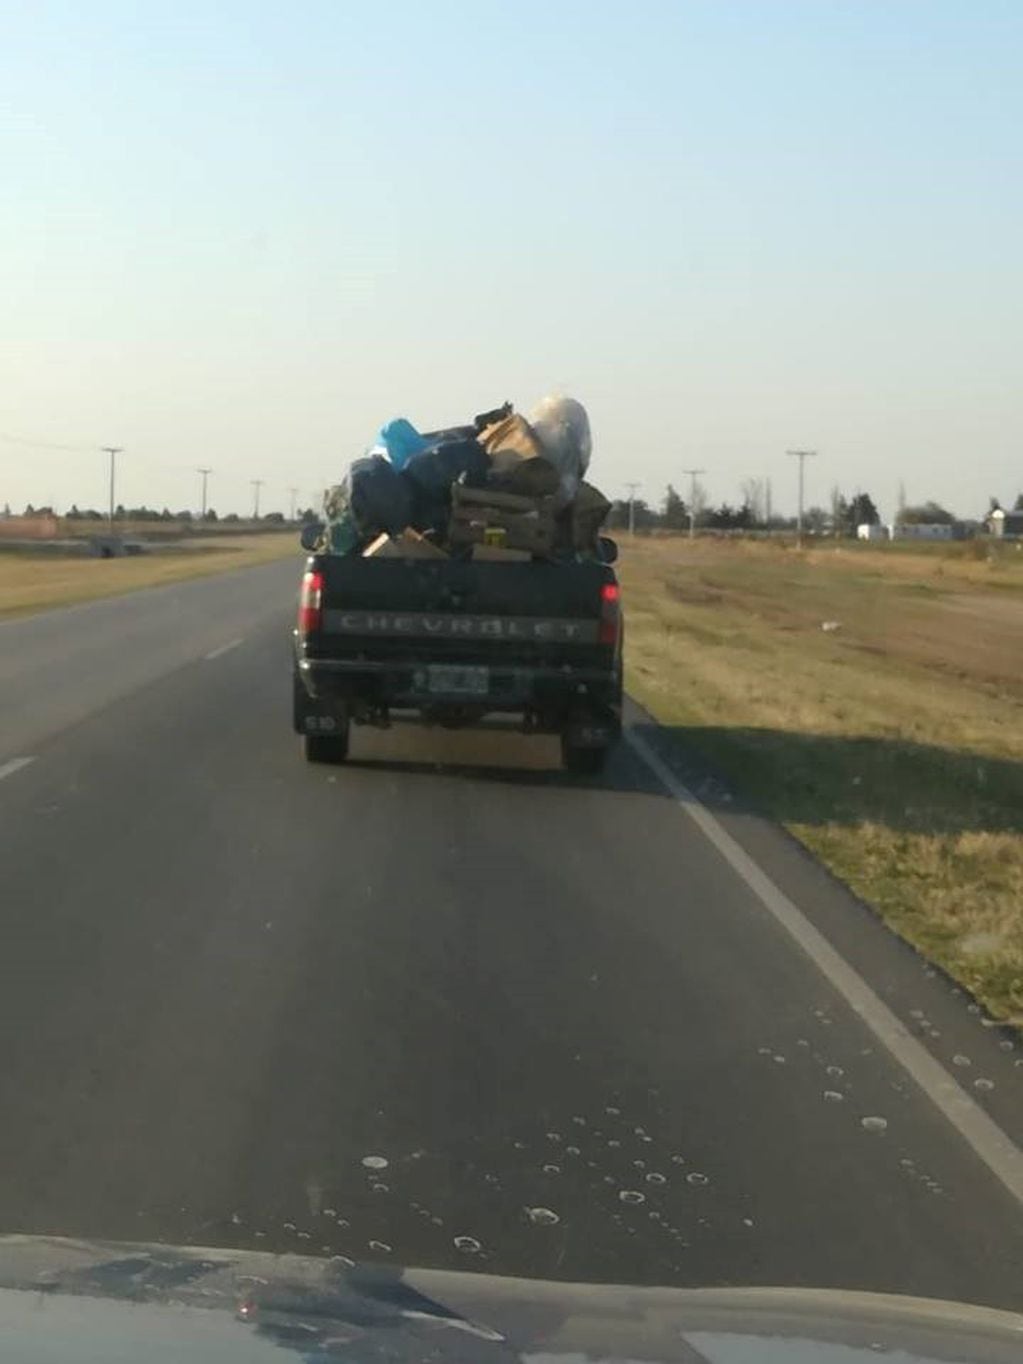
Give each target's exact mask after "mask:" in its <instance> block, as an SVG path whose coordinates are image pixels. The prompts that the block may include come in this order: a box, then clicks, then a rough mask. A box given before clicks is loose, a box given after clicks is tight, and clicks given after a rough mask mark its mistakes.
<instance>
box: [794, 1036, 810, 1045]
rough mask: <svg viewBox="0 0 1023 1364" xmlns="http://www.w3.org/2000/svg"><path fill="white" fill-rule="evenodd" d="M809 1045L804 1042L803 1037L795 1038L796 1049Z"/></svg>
mask: <svg viewBox="0 0 1023 1364" xmlns="http://www.w3.org/2000/svg"><path fill="white" fill-rule="evenodd" d="M809 1045H810V1043H809V1042H808V1041H807V1040H806V1038H805V1037H797V1038H796V1046H797V1047H808V1046H809Z"/></svg>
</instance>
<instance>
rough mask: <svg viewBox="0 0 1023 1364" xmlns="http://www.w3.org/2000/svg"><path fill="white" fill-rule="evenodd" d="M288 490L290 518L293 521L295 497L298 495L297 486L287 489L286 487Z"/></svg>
mask: <svg viewBox="0 0 1023 1364" xmlns="http://www.w3.org/2000/svg"><path fill="white" fill-rule="evenodd" d="M288 492H289V493H290V494H291V520H292V521H294V519H295V498H296V497H297V496H298V489H297V488H289V489H288Z"/></svg>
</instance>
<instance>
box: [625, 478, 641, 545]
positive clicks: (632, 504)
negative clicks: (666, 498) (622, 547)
mask: <svg viewBox="0 0 1023 1364" xmlns="http://www.w3.org/2000/svg"><path fill="white" fill-rule="evenodd" d="M625 486H626V487H627V488H628V490H629V534H630V535H635V534H636V489H637V488H639V487H641V486H642V485H641V484H639V483H626V485H625Z"/></svg>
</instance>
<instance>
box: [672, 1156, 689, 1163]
mask: <svg viewBox="0 0 1023 1364" xmlns="http://www.w3.org/2000/svg"><path fill="white" fill-rule="evenodd" d="M671 1163H672V1165H684V1164H685V1163H686V1158H685V1156H679V1155H674V1156H672V1158H671Z"/></svg>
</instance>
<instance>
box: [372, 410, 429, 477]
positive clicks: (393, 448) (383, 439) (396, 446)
mask: <svg viewBox="0 0 1023 1364" xmlns="http://www.w3.org/2000/svg"><path fill="white" fill-rule="evenodd" d="M377 443H378V444H379V445H382V446H383V448H384V449H385V450H386V451H387V458H388V459H389V460H390V461H391V463H392V464H393V465H394V467H395V468H396V469H398V470H401V469H404V467H405V465H406V464H407V463H408V462H409V460H410V459H411V458H412V456H413V455H418V454H419V452H420V450H425V449H426V446H427V442H426V440H425V439H424V438H423V437H422V436H421V435H420V434H419V432H418V431H417V430H416V428H415V427H414V426H413V425H412V423H411V422H410V421H406V420H405V418H404V417H395V419H394V421H390V422H387V423H386V425H384V426H382V427H381V428H380V435H379V436H378V437H377Z"/></svg>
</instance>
